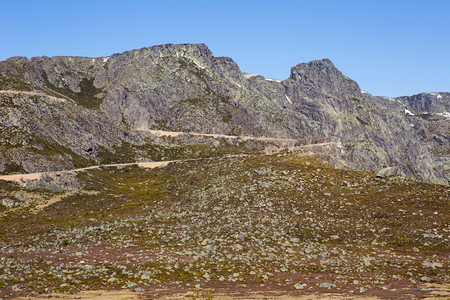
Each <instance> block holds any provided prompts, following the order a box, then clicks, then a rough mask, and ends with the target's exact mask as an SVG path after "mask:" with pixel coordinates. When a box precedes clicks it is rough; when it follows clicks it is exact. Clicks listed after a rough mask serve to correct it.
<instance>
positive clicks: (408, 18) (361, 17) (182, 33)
mask: <svg viewBox="0 0 450 300" xmlns="http://www.w3.org/2000/svg"><path fill="white" fill-rule="evenodd" d="M0 8H1V17H0V36H1V40H2V45H1V47H0V60H4V59H6V58H8V57H11V56H27V57H29V58H30V57H33V56H42V55H46V56H55V55H76V56H94V57H96V56H107V55H110V54H113V53H117V52H122V51H125V50H131V49H136V48H142V47H147V46H152V45H157V44H165V43H205V44H207V45H208V46H209V48H210V49H211V50H212V52H213V53H214V55H215V56H229V57H232V58H233V59H234V60H235V61H236V62H237V63H238V64H239V66H240V68H241V70H242V71H244V72H248V73H254V74H261V75H264V76H266V77H272V78H277V79H285V78H286V77H288V76H289V73H290V68H291V67H292V66H294V65H296V64H297V63H300V62H307V61H310V60H314V59H321V58H329V59H331V60H332V61H333V62H334V64H335V65H336V66H337V67H338V68H339V69H340V70H341V71H342V72H343V73H344V74H345V75H347V76H349V77H350V78H352V79H354V80H356V81H357V82H358V83H359V84H360V86H361V88H362V89H363V90H366V91H368V92H370V93H372V94H374V95H385V96H392V97H393V96H401V95H412V94H416V93H419V92H445V91H448V92H450V1H447V0H421V1H418V0H390V1H385V0H371V1H369V0H354V1H350V0H309V1H282V0H280V1H264V0H260V1H245V0H240V1H234V0H231V1H213V0H209V1H198V0H190V1H175V0H166V1H150V0H149V1H134V0H127V1H114V0H110V1H95V0H91V1H84V0H77V1H68V0H67V1H66V0H58V1H53V0H51V1H50V0H48V1H45V0H41V1H35V0H28V1H25V0H2V2H1V4H0Z"/></svg>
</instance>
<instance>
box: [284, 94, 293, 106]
mask: <svg viewBox="0 0 450 300" xmlns="http://www.w3.org/2000/svg"><path fill="white" fill-rule="evenodd" d="M284 96H285V97H286V99H287V101H289V103H290V104H292V101H291V99H289V97H288V96H287V95H284Z"/></svg>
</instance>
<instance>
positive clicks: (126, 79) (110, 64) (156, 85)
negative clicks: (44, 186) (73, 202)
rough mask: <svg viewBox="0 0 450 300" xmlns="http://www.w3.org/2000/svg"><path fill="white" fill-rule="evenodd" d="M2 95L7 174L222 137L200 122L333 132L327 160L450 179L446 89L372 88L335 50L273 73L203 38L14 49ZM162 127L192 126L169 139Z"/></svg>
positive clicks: (0, 146)
mask: <svg viewBox="0 0 450 300" xmlns="http://www.w3.org/2000/svg"><path fill="white" fill-rule="evenodd" d="M0 99H1V103H0V131H1V135H0V172H1V174H13V173H33V172H42V171H55V170H67V169H73V168H77V167H85V166H89V165H93V164H101V163H114V162H133V161H145V160H157V159H160V158H161V157H163V158H172V157H173V156H174V155H173V151H172V150H173V149H180V148H179V146H180V145H184V144H190V145H194V144H198V145H208V146H211V147H217V141H216V142H215V143H216V144H214V143H213V142H211V141H210V140H209V139H205V138H201V137H200V136H192V135H188V134H187V133H200V134H216V135H225V136H252V137H271V138H276V139H285V140H286V143H282V144H280V143H277V142H272V143H265V145H251V146H252V147H257V148H258V147H259V148H265V149H266V150H267V148H275V149H281V148H293V147H294V148H295V147H300V146H302V145H309V144H320V143H329V144H330V145H332V146H330V149H328V152H327V155H326V156H327V159H328V160H329V162H330V163H331V164H332V165H334V166H336V167H339V168H345V169H353V170H371V171H378V170H380V169H382V168H386V167H393V168H395V170H396V171H395V172H397V173H398V174H402V175H405V176H408V177H412V178H414V179H417V180H421V181H427V182H433V183H440V184H448V183H449V182H450V172H449V166H450V155H449V154H450V93H445V92H439V93H422V94H418V95H414V96H405V97H398V98H389V97H380V96H373V95H371V94H369V93H367V92H364V91H362V90H361V89H360V88H359V86H358V84H357V83H356V82H355V81H353V80H351V79H350V78H348V77H346V76H345V75H344V74H342V73H341V72H340V71H339V70H338V69H337V68H336V67H335V66H334V65H333V63H332V62H331V61H330V60H328V59H322V60H315V61H311V62H308V63H300V64H298V65H296V66H294V67H292V68H291V74H290V76H289V77H288V78H286V79H285V80H276V79H271V78H265V77H263V76H261V75H252V74H247V73H244V72H242V71H241V70H240V69H239V66H238V65H237V64H236V63H235V62H234V61H233V60H232V59H231V58H228V57H215V56H214V55H213V54H212V52H211V51H210V50H209V49H208V47H207V46H206V45H204V44H178V45H173V44H167V45H160V46H153V47H149V48H142V49H139V50H131V51H127V52H123V53H118V54H114V55H111V56H107V57H99V58H87V57H69V56H58V57H51V58H49V57H33V58H31V59H27V58H25V57H12V58H10V59H8V60H6V61H2V62H0ZM155 130H158V131H164V132H165V131H171V132H185V133H186V136H185V137H184V138H179V139H177V140H176V141H174V140H173V139H172V140H168V139H167V138H162V137H161V135H158V134H155ZM233 143H236V141H234V142H233ZM237 143H239V141H238V142H237ZM177 147H178V148H177ZM180 151H181V150H180ZM170 153H172V155H171V154H170ZM177 155H179V154H177ZM175 156H176V155H175Z"/></svg>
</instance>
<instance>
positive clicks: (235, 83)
mask: <svg viewBox="0 0 450 300" xmlns="http://www.w3.org/2000/svg"><path fill="white" fill-rule="evenodd" d="M234 84H235V85H237V86H238V87H240V88H241V89H242V86H241V85H240V84H237V83H234Z"/></svg>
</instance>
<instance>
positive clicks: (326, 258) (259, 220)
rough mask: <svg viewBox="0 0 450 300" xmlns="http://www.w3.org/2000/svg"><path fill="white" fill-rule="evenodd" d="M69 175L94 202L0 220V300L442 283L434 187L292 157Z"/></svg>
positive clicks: (444, 195) (439, 206)
mask: <svg viewBox="0 0 450 300" xmlns="http://www.w3.org/2000/svg"><path fill="white" fill-rule="evenodd" d="M80 179H81V180H82V181H83V182H85V184H86V190H92V191H96V192H98V193H91V194H86V193H77V194H75V195H73V196H68V197H66V198H64V199H63V201H61V202H58V203H56V204H53V205H52V206H50V207H48V208H46V209H44V210H43V211H42V212H41V213H39V214H31V213H29V207H28V208H27V207H25V208H19V209H16V210H14V211H12V212H9V213H8V214H7V215H5V216H3V217H2V218H1V219H0V228H1V229H0V245H1V246H2V247H3V248H2V251H1V254H0V256H1V257H2V258H1V261H0V269H1V270H2V271H1V272H0V273H1V274H7V275H4V276H0V290H1V292H0V294H3V295H4V294H7V293H12V294H16V295H17V294H25V293H29V292H27V290H28V291H29V290H34V291H37V292H45V291H50V290H53V291H69V292H73V291H77V290H80V289H98V288H102V289H104V288H120V287H141V288H143V289H148V288H149V287H152V286H153V285H157V284H161V285H163V286H166V287H167V286H170V287H171V289H173V288H187V287H186V284H191V285H194V284H197V283H202V284H203V285H204V286H206V287H208V286H210V285H211V286H213V285H214V284H217V283H220V284H222V285H224V286H227V284H228V285H231V286H237V284H238V283H239V284H246V285H249V286H253V287H255V288H256V287H258V288H260V289H263V287H262V286H261V284H264V285H265V286H272V287H276V288H278V289H282V290H284V291H286V292H294V289H293V285H294V284H295V283H298V282H300V283H306V284H307V288H306V290H302V291H303V293H304V292H308V293H310V292H316V291H325V290H326V291H329V290H328V289H324V288H321V287H319V284H320V283H323V282H330V283H334V284H336V288H334V289H332V290H331V291H335V292H344V291H349V290H354V291H359V290H360V289H362V291H364V290H365V289H367V292H366V293H372V294H379V293H381V292H385V290H388V291H389V289H391V288H392V287H395V288H396V289H397V290H398V291H400V290H401V289H400V288H408V291H412V290H411V287H413V286H416V285H417V284H419V283H420V282H421V280H423V281H428V280H431V281H432V282H438V283H442V282H443V283H445V282H447V283H448V282H449V274H448V263H449V259H448V253H449V246H448V245H449V243H448V226H449V224H448V220H449V215H448V211H449V209H448V208H449V203H448V199H449V197H450V193H449V189H448V187H445V186H439V185H432V184H426V183H420V182H416V181H412V180H409V179H405V178H400V177H391V178H384V179H380V178H375V177H374V175H373V174H372V173H369V172H355V171H344V170H337V169H333V168H331V167H329V166H328V165H325V164H323V163H321V162H319V161H317V160H315V159H313V158H308V157H296V156H287V157H276V156H253V157H245V158H226V159H225V158H224V159H213V160H201V161H190V162H184V163H177V164H173V165H170V166H168V167H166V168H162V169H156V170H142V169H140V168H137V167H136V168H126V169H120V170H117V169H104V170H93V171H90V172H86V173H83V174H81V175H80ZM3 185H5V190H6V187H8V189H21V188H19V187H17V186H15V187H13V185H11V184H5V183H3ZM35 193H42V192H39V191H35ZM9 249H15V252H11V251H10V250H9ZM61 263H63V264H62V265H61ZM30 267H31V269H30ZM408 272H410V273H408ZM427 277H429V278H427ZM354 280H357V283H355V282H356V281H354ZM14 284H18V285H19V286H20V287H21V288H22V289H24V291H16V292H14V291H12V290H11V288H12V286H13V285H14ZM66 284H67V285H66ZM135 285H136V286H135ZM308 288H309V289H308ZM152 289H153V288H152ZM295 291H296V290H295ZM402 293H404V291H403V292H402ZM394 294H395V292H394V291H392V295H394Z"/></svg>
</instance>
